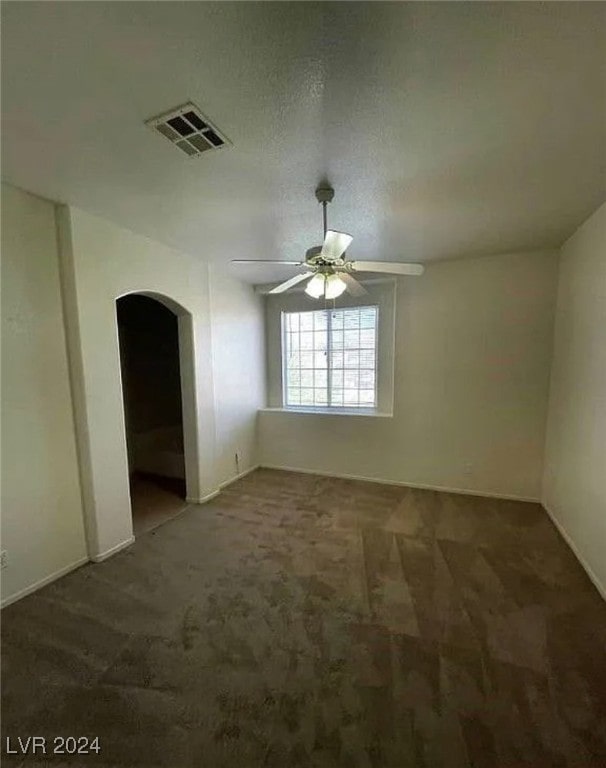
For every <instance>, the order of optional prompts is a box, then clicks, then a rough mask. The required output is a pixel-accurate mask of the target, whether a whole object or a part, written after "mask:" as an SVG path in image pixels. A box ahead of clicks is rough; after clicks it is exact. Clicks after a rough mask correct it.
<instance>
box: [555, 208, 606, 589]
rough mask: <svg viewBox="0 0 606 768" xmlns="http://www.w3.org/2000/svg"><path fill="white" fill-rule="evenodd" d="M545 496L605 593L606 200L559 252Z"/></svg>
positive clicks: (569, 540)
mask: <svg viewBox="0 0 606 768" xmlns="http://www.w3.org/2000/svg"><path fill="white" fill-rule="evenodd" d="M542 500H543V505H544V506H545V509H547V511H548V512H549V514H550V515H551V517H552V519H553V520H554V522H555V523H556V525H557V526H558V528H559V529H560V531H561V532H562V534H563V535H564V537H565V538H566V539H567V541H568V543H569V544H570V546H571V547H572V549H573V550H574V551H575V553H576V554H577V556H578V558H579V560H580V561H581V562H582V563H583V565H584V566H585V568H586V570H587V572H588V573H589V574H590V576H591V577H592V579H593V581H594V583H595V584H596V586H597V587H598V589H599V590H600V591H601V593H602V595H603V596H604V597H605V598H606V203H605V204H604V205H602V207H601V208H599V209H598V210H597V211H596V212H595V213H594V214H593V216H591V217H590V218H589V219H588V220H587V221H586V222H585V223H584V224H583V225H582V226H581V227H580V228H579V229H578V230H577V232H576V233H575V234H574V235H573V236H572V237H571V238H570V239H569V240H568V241H567V242H566V243H565V244H564V246H563V247H562V249H561V253H560V272H559V286H558V296H557V307H556V320H555V333H554V346H553V365H552V374H551V391H550V399H549V419H548V428H547V440H546V447H545V475H544V484H543V497H542Z"/></svg>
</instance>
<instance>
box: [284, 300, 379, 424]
mask: <svg viewBox="0 0 606 768" xmlns="http://www.w3.org/2000/svg"><path fill="white" fill-rule="evenodd" d="M367 308H372V309H374V310H375V318H374V329H373V330H374V367H373V373H374V385H373V390H372V391H373V403H372V405H361V404H360V403H359V402H358V403H357V404H345V403H343V404H342V405H339V404H336V405H335V404H333V403H332V402H331V397H332V375H333V372H334V369H333V366H332V364H331V360H332V357H331V351H332V348H331V336H332V313H333V312H340V313H343V315H344V313H345V312H347V311H351V310H356V311H358V312H361V311H362V310H364V309H367ZM317 312H325V313H326V316H327V324H326V359H327V364H326V394H327V403H326V405H322V404H315V403H314V404H312V405H302V404H296V403H292V404H289V403H288V389H289V387H288V365H287V340H286V333H287V330H286V319H287V316H288V315H295V314H296V315H302V314H314V313H317ZM380 313H381V308H380V305H379V302H378V301H372V303H364V304H356V305H349V306H342V307H322V308H318V309H311V308H310V309H307V308H305V309H281V310H280V356H281V374H282V376H281V378H282V407H283V408H284V410H287V411H291V410H292V411H308V412H310V413H317V412H328V413H348V412H355V413H360V414H372V413H375V412H377V410H378V407H379V363H380V358H379V347H380V329H381V322H380ZM343 326H345V323H343ZM343 331H345V327H343ZM299 333H301V331H299ZM360 349H361V348H360V347H358V351H360ZM343 351H344V352H345V348H344V349H343ZM314 352H315V350H314ZM312 370H313V371H315V370H316V369H315V367H314V368H312ZM338 370H343V372H344V373H345V368H343V369H338ZM357 370H358V373H359V372H360V367H359V366H358V369H357ZM299 371H301V368H299ZM314 383H315V382H314ZM299 389H301V386H300V385H299ZM312 389H314V390H315V386H314V387H313V388H312ZM343 389H344V387H343ZM365 389H367V388H365ZM357 391H358V392H359V391H360V386H359V382H358V387H357ZM358 400H359V396H358Z"/></svg>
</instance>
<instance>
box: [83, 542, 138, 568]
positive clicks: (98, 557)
mask: <svg viewBox="0 0 606 768" xmlns="http://www.w3.org/2000/svg"><path fill="white" fill-rule="evenodd" d="M134 541H135V537H134V536H131V537H130V538H129V539H126V541H121V542H120V544H116V546H115V547H111V548H110V549H106V550H105V552H100V553H99V554H98V555H92V556H91V560H92V561H93V563H102V562H103V561H104V560H107V558H108V557H111V556H112V555H116V554H117V553H118V552H120V551H121V550H123V549H126V547H130V545H131V544H133V543H134Z"/></svg>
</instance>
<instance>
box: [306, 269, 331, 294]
mask: <svg viewBox="0 0 606 768" xmlns="http://www.w3.org/2000/svg"><path fill="white" fill-rule="evenodd" d="M325 280H326V278H325V277H324V275H323V274H321V273H320V272H318V273H317V274H316V275H314V276H313V277H312V278H311V280H310V281H309V282H308V283H307V285H306V286H305V293H306V294H307V295H308V296H311V297H312V298H313V299H319V298H320V296H322V295H323V294H324V282H325Z"/></svg>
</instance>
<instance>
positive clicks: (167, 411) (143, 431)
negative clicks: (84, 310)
mask: <svg viewBox="0 0 606 768" xmlns="http://www.w3.org/2000/svg"><path fill="white" fill-rule="evenodd" d="M169 306H170V304H169ZM169 306H167V302H165V301H163V300H162V301H160V300H158V299H157V298H155V297H153V296H151V295H145V294H139V293H134V294H128V295H126V296H122V297H120V298H119V299H117V300H116V313H117V324H118V336H119V344H120V367H121V374H122V395H123V403H124V422H125V429H126V444H127V454H128V473H129V485H130V498H131V511H132V516H133V531H134V533H135V535H137V534H140V533H143V532H145V531H148V530H151V529H153V528H155V527H157V526H158V525H161V524H162V523H163V522H166V520H169V519H171V518H173V517H175V516H176V515H178V514H179V513H180V512H182V511H183V509H184V508H185V507H186V506H187V502H186V497H187V493H186V461H185V441H184V428H183V410H184V409H183V396H182V386H181V383H182V370H181V367H182V366H181V355H180V338H179V337H180V333H179V319H180V318H179V317H178V315H177V314H176V313H175V311H173V309H174V308H176V307H174V308H173V307H172V306H171V307H170V308H169ZM181 352H182V350H181Z"/></svg>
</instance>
